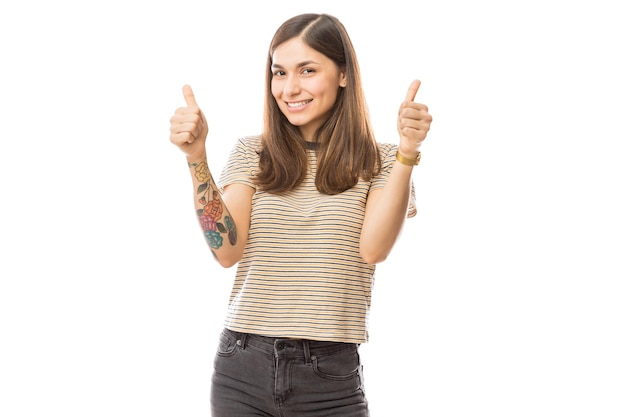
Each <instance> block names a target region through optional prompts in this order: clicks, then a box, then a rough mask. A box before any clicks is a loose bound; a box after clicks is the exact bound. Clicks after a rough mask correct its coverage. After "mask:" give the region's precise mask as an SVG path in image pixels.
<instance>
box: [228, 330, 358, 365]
mask: <svg viewBox="0 0 626 417" xmlns="http://www.w3.org/2000/svg"><path fill="white" fill-rule="evenodd" d="M224 332H225V333H227V334H230V335H232V336H233V337H235V338H236V339H237V341H238V344H239V346H240V347H241V348H242V349H245V348H246V347H247V346H254V347H256V348H259V349H261V350H264V351H266V352H267V353H273V354H276V355H283V354H284V355H290V356H302V357H304V358H305V360H306V362H310V361H311V357H312V356H317V357H321V356H326V355H332V354H333V353H337V352H340V351H343V350H345V349H355V350H358V347H359V345H358V344H356V343H344V342H332V341H320V340H307V339H290V338H286V337H268V336H262V335H258V334H254V333H241V332H236V331H233V330H230V329H227V328H226V329H224Z"/></svg>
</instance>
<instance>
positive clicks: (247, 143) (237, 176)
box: [217, 138, 259, 191]
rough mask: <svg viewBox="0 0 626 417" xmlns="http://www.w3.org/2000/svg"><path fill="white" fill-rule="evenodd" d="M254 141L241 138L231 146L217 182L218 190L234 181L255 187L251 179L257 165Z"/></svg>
mask: <svg viewBox="0 0 626 417" xmlns="http://www.w3.org/2000/svg"><path fill="white" fill-rule="evenodd" d="M254 142H255V141H252V140H249V139H246V138H243V139H239V140H238V141H237V143H236V144H235V145H234V146H233V148H232V150H231V152H230V156H229V157H228V162H227V163H226V165H224V169H222V173H221V175H220V179H219V181H218V183H217V185H218V187H219V188H220V191H224V188H226V186H228V185H230V184H235V183H237V184H245V185H247V186H249V187H252V188H254V189H256V185H255V184H254V181H253V180H254V176H255V175H256V171H257V169H258V166H259V156H258V154H257V146H255V143H254Z"/></svg>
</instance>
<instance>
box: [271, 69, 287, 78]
mask: <svg viewBox="0 0 626 417" xmlns="http://www.w3.org/2000/svg"><path fill="white" fill-rule="evenodd" d="M273 75H274V77H280V76H281V75H285V71H283V70H276V71H274V73H273Z"/></svg>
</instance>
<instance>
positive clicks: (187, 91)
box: [183, 84, 200, 107]
mask: <svg viewBox="0 0 626 417" xmlns="http://www.w3.org/2000/svg"><path fill="white" fill-rule="evenodd" d="M183 96H185V103H187V106H193V107H200V106H198V103H196V97H195V96H194V95H193V90H192V89H191V87H190V86H189V85H188V84H185V85H184V86H183Z"/></svg>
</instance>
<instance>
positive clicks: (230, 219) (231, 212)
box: [170, 86, 254, 267]
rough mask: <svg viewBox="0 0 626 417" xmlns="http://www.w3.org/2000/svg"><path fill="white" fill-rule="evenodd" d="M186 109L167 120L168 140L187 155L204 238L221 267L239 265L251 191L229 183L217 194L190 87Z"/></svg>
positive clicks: (203, 130)
mask: <svg viewBox="0 0 626 417" xmlns="http://www.w3.org/2000/svg"><path fill="white" fill-rule="evenodd" d="M183 95H184V96H185V102H186V104H187V106H186V107H181V108H179V109H177V110H176V112H175V113H174V116H172V118H171V120H170V141H171V142H172V143H174V144H175V145H176V146H178V148H179V149H181V150H182V151H183V152H184V153H185V155H186V156H187V163H188V165H189V170H190V174H191V179H192V183H193V189H194V207H195V209H196V215H197V216H198V221H199V223H200V227H201V229H202V232H203V234H204V237H205V239H206V241H207V243H208V245H209V248H210V249H211V252H212V253H213V255H214V256H215V258H216V259H217V261H218V262H219V263H220V265H222V266H223V267H230V266H232V265H234V264H235V263H237V262H239V260H240V259H241V256H242V255H243V248H244V246H245V243H246V241H247V238H248V229H249V223H250V211H251V204H252V194H253V191H254V190H253V189H252V188H250V187H248V186H246V185H242V184H232V185H229V186H228V187H226V189H225V190H224V193H223V194H221V193H220V192H219V189H218V187H217V185H216V184H215V181H214V179H213V176H212V175H211V171H210V169H209V166H208V164H207V157H206V145H205V143H206V137H207V134H208V126H207V123H206V119H205V117H204V114H202V111H201V110H200V108H199V107H198V104H197V103H196V100H195V97H194V95H193V92H192V90H191V87H189V86H184V87H183Z"/></svg>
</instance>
